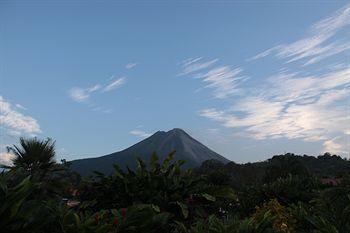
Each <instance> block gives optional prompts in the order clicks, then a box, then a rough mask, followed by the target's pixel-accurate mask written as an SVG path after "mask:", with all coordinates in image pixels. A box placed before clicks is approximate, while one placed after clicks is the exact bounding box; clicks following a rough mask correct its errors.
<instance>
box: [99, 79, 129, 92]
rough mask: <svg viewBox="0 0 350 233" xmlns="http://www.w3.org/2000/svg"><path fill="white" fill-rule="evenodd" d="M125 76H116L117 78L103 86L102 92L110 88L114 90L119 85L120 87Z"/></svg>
mask: <svg viewBox="0 0 350 233" xmlns="http://www.w3.org/2000/svg"><path fill="white" fill-rule="evenodd" d="M125 81H126V80H125V78H124V77H122V78H118V79H115V80H113V81H112V82H111V83H110V84H108V85H107V86H105V87H104V88H103V91H104V92H107V91H112V90H115V89H117V88H119V87H121V86H122V85H123V84H124V83H125Z"/></svg>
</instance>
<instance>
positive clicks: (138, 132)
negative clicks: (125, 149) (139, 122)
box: [129, 129, 152, 138]
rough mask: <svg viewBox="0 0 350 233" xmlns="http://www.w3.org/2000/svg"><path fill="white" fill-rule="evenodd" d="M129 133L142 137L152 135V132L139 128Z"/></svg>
mask: <svg viewBox="0 0 350 233" xmlns="http://www.w3.org/2000/svg"><path fill="white" fill-rule="evenodd" d="M129 133H130V134H132V135H135V136H138V137H141V138H147V137H149V136H151V135H152V134H151V133H146V132H144V131H142V130H139V129H134V130H131V131H130V132H129Z"/></svg>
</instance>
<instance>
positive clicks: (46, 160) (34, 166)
mask: <svg viewBox="0 0 350 233" xmlns="http://www.w3.org/2000/svg"><path fill="white" fill-rule="evenodd" d="M20 145H21V147H17V146H16V145H13V146H12V147H8V148H7V150H8V152H9V153H12V154H13V155H14V156H15V157H14V159H13V160H12V162H13V167H12V168H22V169H24V170H25V171H26V172H28V173H29V174H33V173H35V172H38V171H48V170H50V169H51V168H53V167H54V166H55V165H56V161H55V155H56V153H55V141H53V140H52V139H51V138H47V139H45V140H40V139H38V138H36V137H35V138H30V139H26V138H20ZM44 173H45V172H44Z"/></svg>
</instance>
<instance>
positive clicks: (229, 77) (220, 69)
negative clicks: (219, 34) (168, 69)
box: [180, 57, 247, 99]
mask: <svg viewBox="0 0 350 233" xmlns="http://www.w3.org/2000/svg"><path fill="white" fill-rule="evenodd" d="M202 60H203V58H201V57H199V58H189V59H186V60H184V61H183V62H182V69H183V71H182V73H180V75H191V76H192V77H194V78H197V79H201V80H202V82H203V83H204V85H205V86H204V87H203V88H209V89H211V90H212V91H213V96H214V97H215V98H218V99H224V98H227V97H229V96H232V95H234V94H237V93H238V92H239V88H238V85H239V84H240V83H241V82H243V81H245V80H246V79H247V77H245V76H243V75H241V72H242V69H240V68H231V67H230V66H215V67H211V66H212V65H213V64H214V63H216V62H217V61H218V59H214V60H211V61H207V62H203V61H202ZM210 67H211V68H210ZM197 91H198V90H197ZM197 91H196V92H197Z"/></svg>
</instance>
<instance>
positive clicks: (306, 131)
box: [199, 68, 350, 153]
mask: <svg viewBox="0 0 350 233" xmlns="http://www.w3.org/2000/svg"><path fill="white" fill-rule="evenodd" d="M269 82H272V83H269V86H270V87H269V89H268V90H266V89H265V88H264V87H262V88H261V89H260V91H259V92H255V93H254V94H253V93H252V94H251V95H250V96H249V97H245V98H243V99H241V100H240V101H239V102H238V103H237V104H234V105H233V106H231V108H230V109H229V110H218V109H216V108H206V109H202V110H200V111H199V114H200V115H201V116H203V117H206V118H209V119H212V120H214V121H217V122H220V123H221V124H222V125H223V126H224V127H228V128H236V129H238V130H240V131H241V134H240V135H244V136H247V137H252V138H255V139H259V140H261V139H275V138H281V137H284V138H289V139H295V138H301V139H304V140H306V141H323V144H324V146H325V150H331V152H340V153H344V152H347V153H349V145H348V144H344V143H343V144H342V142H344V141H345V138H346V137H348V135H347V134H348V132H349V130H350V129H349V127H350V114H349V106H348V105H347V103H349V101H350V95H349V93H350V68H345V69H340V70H336V71H334V72H331V73H327V74H325V75H323V76H322V77H309V76H301V77H299V76H296V75H295V74H283V75H281V76H277V77H273V78H272V79H270V80H269Z"/></svg>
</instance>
